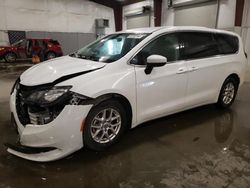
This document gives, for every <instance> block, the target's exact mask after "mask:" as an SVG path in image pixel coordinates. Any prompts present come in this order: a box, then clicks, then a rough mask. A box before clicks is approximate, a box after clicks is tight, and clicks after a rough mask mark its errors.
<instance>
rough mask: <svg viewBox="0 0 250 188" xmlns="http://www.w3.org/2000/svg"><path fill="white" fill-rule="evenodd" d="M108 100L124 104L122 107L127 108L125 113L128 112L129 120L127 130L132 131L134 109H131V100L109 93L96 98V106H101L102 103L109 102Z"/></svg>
mask: <svg viewBox="0 0 250 188" xmlns="http://www.w3.org/2000/svg"><path fill="white" fill-rule="evenodd" d="M107 100H116V101H118V102H119V103H120V104H122V106H123V107H124V108H125V111H126V117H127V118H128V125H127V128H128V129H130V128H131V125H132V117H133V112H132V107H131V104H130V102H129V100H128V99H127V98H126V97H124V96H123V95H121V94H117V93H109V94H104V95H101V96H99V97H97V98H95V99H94V106H96V105H99V104H101V103H102V102H104V101H107ZM94 106H93V107H94Z"/></svg>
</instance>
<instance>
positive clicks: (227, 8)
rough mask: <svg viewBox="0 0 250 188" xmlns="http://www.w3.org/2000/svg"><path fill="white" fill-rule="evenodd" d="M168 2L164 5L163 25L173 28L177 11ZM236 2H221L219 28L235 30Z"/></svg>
mask: <svg viewBox="0 0 250 188" xmlns="http://www.w3.org/2000/svg"><path fill="white" fill-rule="evenodd" d="M167 1H168V0H163V4H162V25H163V26H173V25H174V19H175V10H174V9H172V8H170V9H168V7H167ZM235 8H236V0H220V9H219V15H218V16H219V17H218V28H222V29H230V30H231V29H232V28H234V20H235Z"/></svg>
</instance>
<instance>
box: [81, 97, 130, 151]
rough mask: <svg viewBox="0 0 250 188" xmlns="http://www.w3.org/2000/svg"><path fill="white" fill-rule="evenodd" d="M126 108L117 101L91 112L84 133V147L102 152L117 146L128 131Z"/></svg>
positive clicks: (99, 106) (109, 102) (93, 109)
mask: <svg viewBox="0 0 250 188" xmlns="http://www.w3.org/2000/svg"><path fill="white" fill-rule="evenodd" d="M127 123H128V118H127V117H126V111H125V108H124V107H123V106H122V105H121V104H120V103H119V102H118V101H116V100H107V101H104V102H102V103H100V104H98V105H97V106H94V107H93V108H92V109H91V111H90V112H89V114H88V116H87V118H86V121H85V126H84V131H83V142H84V145H85V146H86V147H87V148H89V149H92V150H95V151H101V150H104V149H106V148H108V147H110V146H111V145H113V144H115V143H116V142H117V141H118V140H119V139H120V137H121V136H122V135H123V133H124V132H125V130H126V127H127Z"/></svg>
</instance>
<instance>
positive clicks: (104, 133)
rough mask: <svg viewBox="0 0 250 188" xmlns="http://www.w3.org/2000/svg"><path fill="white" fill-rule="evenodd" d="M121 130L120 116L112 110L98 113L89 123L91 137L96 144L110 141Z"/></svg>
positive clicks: (108, 109)
mask: <svg viewBox="0 0 250 188" xmlns="http://www.w3.org/2000/svg"><path fill="white" fill-rule="evenodd" d="M120 128H121V116H120V114H119V113H118V112H117V111H116V110H115V109H112V108H107V109H104V110H102V111H100V112H99V113H98V114H97V115H96V116H95V117H94V119H93V120H92V122H91V136H92V138H93V139H94V140H95V141H96V142H98V143H108V142H110V141H112V140H113V139H114V138H115V137H116V135H117V134H118V132H119V131H120Z"/></svg>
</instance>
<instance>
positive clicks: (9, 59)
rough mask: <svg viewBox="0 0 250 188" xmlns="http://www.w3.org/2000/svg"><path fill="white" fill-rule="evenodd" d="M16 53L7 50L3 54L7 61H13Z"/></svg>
mask: <svg viewBox="0 0 250 188" xmlns="http://www.w3.org/2000/svg"><path fill="white" fill-rule="evenodd" d="M16 58H17V56H16V54H14V53H13V52H8V53H7V54H5V56H4V59H5V61H6V62H7V63H13V62H15V61H16Z"/></svg>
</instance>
